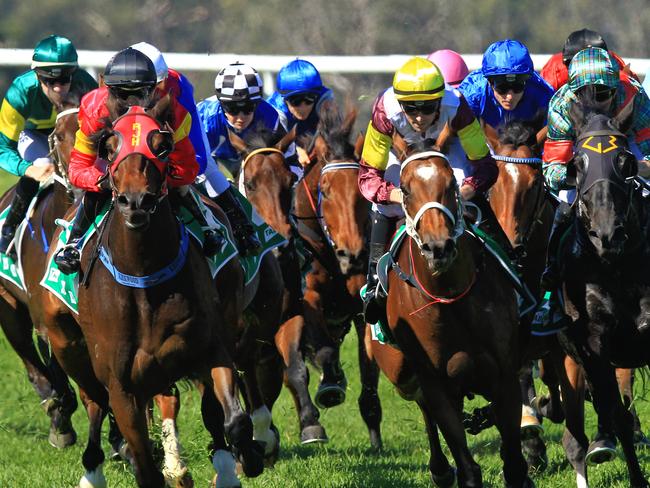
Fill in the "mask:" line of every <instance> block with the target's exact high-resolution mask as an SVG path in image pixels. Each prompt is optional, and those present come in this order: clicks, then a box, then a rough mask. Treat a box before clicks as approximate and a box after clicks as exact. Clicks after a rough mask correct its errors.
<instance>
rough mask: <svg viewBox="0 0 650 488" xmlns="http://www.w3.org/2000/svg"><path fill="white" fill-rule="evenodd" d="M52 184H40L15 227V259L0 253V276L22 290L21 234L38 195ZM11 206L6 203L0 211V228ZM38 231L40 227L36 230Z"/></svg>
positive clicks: (23, 288)
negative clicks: (22, 217) (21, 219)
mask: <svg viewBox="0 0 650 488" xmlns="http://www.w3.org/2000/svg"><path fill="white" fill-rule="evenodd" d="M50 186H52V183H46V184H42V185H41V186H40V188H39V189H38V192H37V193H36V195H35V196H34V198H32V201H31V202H30V203H29V207H27V212H26V213H25V218H24V219H23V221H22V222H21V223H20V224H19V225H18V227H16V234H15V236H14V242H13V246H14V249H15V251H16V256H17V259H15V260H14V259H13V258H12V257H11V256H9V255H8V254H4V253H0V278H4V279H5V280H7V281H10V282H11V283H13V284H14V285H16V286H17V287H18V288H20V289H21V290H23V291H26V288H25V279H24V276H23V265H22V262H21V256H20V247H21V245H22V240H23V235H24V234H25V232H26V230H27V227H28V225H27V224H28V217H29V216H30V215H31V213H32V212H33V210H34V207H35V206H36V204H37V203H38V201H39V200H40V197H41V196H42V195H43V191H44V190H45V189H47V188H49V187H50ZM10 208H11V205H7V207H6V208H5V209H4V210H3V211H2V212H0V228H2V226H3V225H4V223H5V220H6V219H7V215H9V209H10ZM38 232H40V229H39V230H38Z"/></svg>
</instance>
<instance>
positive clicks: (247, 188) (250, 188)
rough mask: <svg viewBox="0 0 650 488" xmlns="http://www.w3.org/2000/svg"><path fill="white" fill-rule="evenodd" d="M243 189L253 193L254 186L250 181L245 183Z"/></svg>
mask: <svg viewBox="0 0 650 488" xmlns="http://www.w3.org/2000/svg"><path fill="white" fill-rule="evenodd" d="M244 188H246V191H255V184H254V183H253V182H252V181H246V182H245V183H244Z"/></svg>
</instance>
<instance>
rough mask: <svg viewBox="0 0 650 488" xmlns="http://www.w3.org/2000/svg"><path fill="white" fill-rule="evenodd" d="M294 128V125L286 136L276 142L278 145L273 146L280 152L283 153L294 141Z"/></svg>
mask: <svg viewBox="0 0 650 488" xmlns="http://www.w3.org/2000/svg"><path fill="white" fill-rule="evenodd" d="M296 127H297V125H294V126H293V128H292V129H291V130H290V131H289V132H288V133H287V135H286V136H284V137H283V138H282V139H280V140H279V141H278V143H277V144H276V145H275V148H276V149H279V150H280V151H282V152H285V151H286V150H287V148H288V147H289V145H290V144H291V143H292V142H293V141H295V140H296Z"/></svg>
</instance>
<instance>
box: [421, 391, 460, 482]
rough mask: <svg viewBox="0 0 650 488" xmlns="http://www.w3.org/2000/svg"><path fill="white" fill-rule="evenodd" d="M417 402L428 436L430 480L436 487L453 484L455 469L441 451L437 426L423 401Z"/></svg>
mask: <svg viewBox="0 0 650 488" xmlns="http://www.w3.org/2000/svg"><path fill="white" fill-rule="evenodd" d="M417 404H418V407H420V411H421V412H422V417H423V418H424V425H425V426H426V429H427V436H428V438H429V449H430V451H431V456H430V457H429V472H430V473H431V481H433V484H434V485H436V486H437V487H438V488H448V487H451V486H454V484H455V482H456V470H455V469H454V468H453V467H451V466H450V465H449V461H448V460H447V456H445V453H444V452H443V451H442V446H441V445H440V437H439V436H438V427H437V426H436V423H435V421H434V420H433V415H432V414H431V412H429V410H428V408H427V406H426V403H425V402H423V401H418V402H417Z"/></svg>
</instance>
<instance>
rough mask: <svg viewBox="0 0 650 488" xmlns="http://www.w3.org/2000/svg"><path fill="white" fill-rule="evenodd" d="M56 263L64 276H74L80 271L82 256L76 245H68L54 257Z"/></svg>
mask: <svg viewBox="0 0 650 488" xmlns="http://www.w3.org/2000/svg"><path fill="white" fill-rule="evenodd" d="M54 262H55V263H56V265H57V266H58V268H59V270H60V271H61V272H62V273H63V274H72V273H77V272H78V271H79V267H80V266H81V254H80V253H79V250H78V249H77V246H76V243H70V244H66V245H65V246H64V247H62V248H61V249H59V250H58V251H57V252H56V254H55V255H54Z"/></svg>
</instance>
